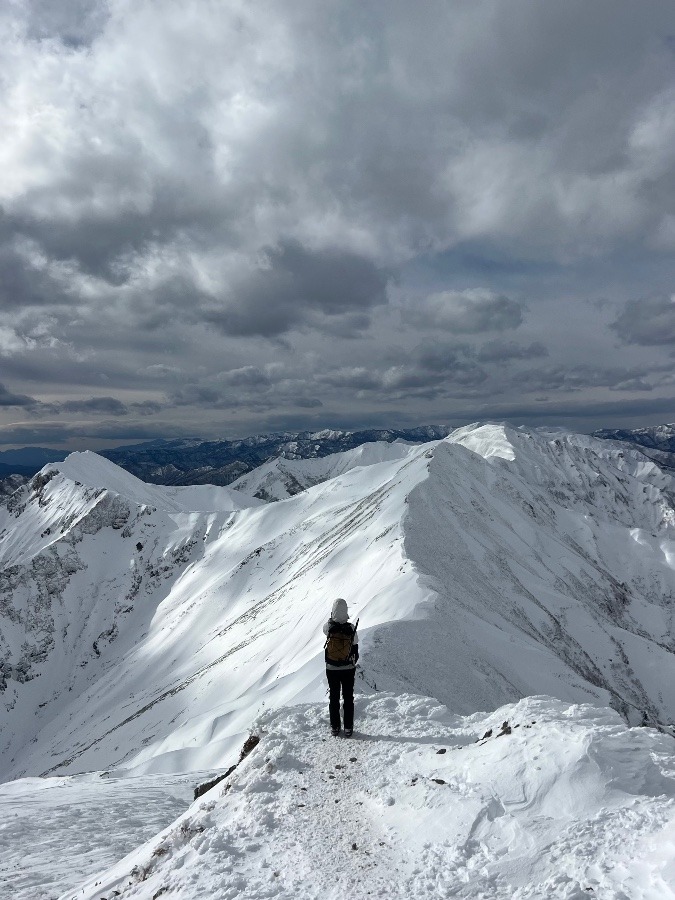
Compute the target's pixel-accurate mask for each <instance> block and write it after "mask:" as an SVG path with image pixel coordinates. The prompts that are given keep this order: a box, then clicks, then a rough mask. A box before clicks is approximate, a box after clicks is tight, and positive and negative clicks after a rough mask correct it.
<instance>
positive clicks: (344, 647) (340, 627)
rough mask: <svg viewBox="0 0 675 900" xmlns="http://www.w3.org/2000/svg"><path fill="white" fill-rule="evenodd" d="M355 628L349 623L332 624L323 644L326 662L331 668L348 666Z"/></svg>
mask: <svg viewBox="0 0 675 900" xmlns="http://www.w3.org/2000/svg"><path fill="white" fill-rule="evenodd" d="M355 631H356V628H355V627H354V625H350V623H349V622H332V621H331V625H330V628H329V629H328V637H327V638H326V643H325V644H324V649H325V651H326V654H325V656H326V662H327V663H330V664H331V666H348V665H350V657H351V655H352V645H353V643H354V632H355Z"/></svg>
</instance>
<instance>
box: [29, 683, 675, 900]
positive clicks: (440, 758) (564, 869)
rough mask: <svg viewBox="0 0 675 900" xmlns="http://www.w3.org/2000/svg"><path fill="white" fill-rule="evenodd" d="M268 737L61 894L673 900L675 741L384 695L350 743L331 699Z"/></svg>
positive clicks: (576, 712) (270, 719)
mask: <svg viewBox="0 0 675 900" xmlns="http://www.w3.org/2000/svg"><path fill="white" fill-rule="evenodd" d="M253 728H254V731H255V733H256V734H257V735H258V736H259V737H260V742H259V743H258V744H257V746H256V747H255V749H253V751H252V752H251V753H250V754H249V756H247V757H246V759H245V760H244V761H243V762H242V763H240V765H239V766H237V767H236V768H235V769H234V771H233V772H232V773H231V774H230V775H229V776H228V777H227V778H226V779H225V780H224V781H221V782H220V783H219V784H217V785H216V786H215V787H214V788H212V789H211V790H210V791H209V792H208V793H206V794H204V795H203V796H202V797H201V798H200V799H199V800H197V801H196V802H195V803H193V804H192V806H191V807H190V808H189V809H188V810H186V811H185V813H184V814H183V815H182V816H180V817H179V818H178V819H176V821H175V822H173V823H172V824H171V825H170V826H169V827H168V828H165V829H164V830H163V831H161V832H160V833H159V834H157V835H156V837H154V838H153V839H152V840H150V841H148V842H147V843H145V844H144V845H143V846H141V847H139V848H138V849H137V850H135V851H134V852H132V853H131V854H129V855H128V856H127V857H125V858H124V859H122V860H121V861H120V862H118V863H117V864H116V865H114V866H113V867H112V868H110V869H109V870H108V871H106V872H100V871H99V872H98V873H97V874H95V875H94V876H93V877H91V878H90V879H89V880H88V881H86V882H85V883H84V884H83V885H80V884H77V883H76V882H75V883H73V885H72V888H71V889H70V890H65V891H64V893H63V894H62V895H61V898H60V900H101V898H105V900H111V898H113V897H116V898H119V900H131V898H134V900H153V898H159V897H160V896H164V895H166V896H167V897H180V898H181V900H202V898H205V897H209V898H210V897H213V898H215V897H217V898H219V900H247V898H249V900H260V898H264V897H267V898H276V900H314V898H317V897H327V898H339V897H351V898H354V900H366V898H368V897H386V898H402V900H403V898H405V900H428V898H432V897H459V898H461V897H463V898H475V900H480V898H483V900H487V898H490V900H541V898H544V897H546V898H558V900H581V898H584V897H597V898H602V900H626V898H631V900H668V898H673V897H675V868H674V867H673V856H672V840H673V834H674V833H675V755H674V754H673V742H672V740H671V739H670V738H666V737H664V736H662V735H659V734H658V733H657V732H655V731H653V730H652V729H644V728H633V729H628V728H626V726H625V725H624V724H623V723H622V721H621V719H620V718H619V716H618V715H617V714H616V713H612V712H610V711H608V710H599V709H594V708H592V707H590V706H574V705H569V704H566V703H563V702H561V701H555V700H551V699H548V698H542V697H530V698H528V699H525V700H522V701H520V702H519V703H516V704H512V705H509V706H506V707H503V708H501V709H499V710H497V711H496V712H494V713H492V714H491V715H485V714H475V715H473V716H470V717H468V718H465V719H463V718H461V717H458V716H455V715H452V714H451V713H449V711H448V710H447V709H446V708H444V707H443V706H442V705H440V704H439V703H438V702H437V701H434V700H432V699H430V698H428V697H419V696H411V695H405V694H403V695H393V694H380V695H371V696H367V697H361V698H360V699H359V700H358V702H357V730H356V732H355V736H354V738H352V739H351V740H347V739H344V738H337V739H336V738H332V737H329V736H327V733H326V717H325V708H324V706H323V705H317V704H307V705H299V706H295V707H293V708H290V709H284V710H281V711H279V712H273V713H267V714H265V715H264V716H262V718H260V719H259V720H258V722H256V723H255V724H254V726H253ZM21 865H26V861H25V860H24V859H22V860H21Z"/></svg>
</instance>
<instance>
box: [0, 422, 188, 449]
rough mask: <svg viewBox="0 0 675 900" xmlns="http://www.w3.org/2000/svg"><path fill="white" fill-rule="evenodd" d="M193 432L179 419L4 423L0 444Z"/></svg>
mask: <svg viewBox="0 0 675 900" xmlns="http://www.w3.org/2000/svg"><path fill="white" fill-rule="evenodd" d="M192 434H193V432H191V431H190V430H189V429H187V428H185V427H184V426H183V425H181V424H180V423H176V422H153V423H151V424H146V423H142V424H141V423H137V422H131V421H130V422H124V421H123V420H122V422H120V420H114V421H108V420H103V421H101V422H87V423H84V424H83V423H80V422H74V423H68V422H36V423H33V422H19V423H15V424H12V425H6V426H3V427H0V446H6V445H16V444H21V445H23V444H26V445H30V444H37V445H45V444H46V445H48V446H49V445H52V444H57V445H63V444H66V445H68V444H71V445H73V444H74V446H75V447H82V446H83V444H86V443H87V442H91V441H95V442H97V443H98V444H99V446H100V442H101V441H116V442H117V441H129V440H139V441H151V440H155V439H156V438H168V437H174V438H175V437H183V436H185V437H189V436H192Z"/></svg>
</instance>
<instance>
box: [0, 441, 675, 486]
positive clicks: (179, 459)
mask: <svg viewBox="0 0 675 900" xmlns="http://www.w3.org/2000/svg"><path fill="white" fill-rule="evenodd" d="M451 431H452V428H450V427H449V426H446V425H424V426H420V427H419V428H409V429H397V428H389V429H368V430H363V431H341V430H334V429H326V430H323V431H294V432H282V433H280V434H257V435H253V436H251V437H248V438H243V439H241V440H234V441H226V440H223V441H203V440H200V439H198V438H181V439H177V440H163V439H162V440H155V441H146V442H145V443H142V444H133V445H131V446H128V447H115V448H114V449H111V450H99V451H98V454H99V455H100V456H104V457H105V458H106V459H109V460H111V462H114V463H115V464H116V465H118V466H121V467H122V468H123V469H126V470H127V471H128V472H131V473H132V475H136V477H137V478H141V479H142V480H143V481H147V482H150V483H151V484H164V485H174V486H182V485H189V484H215V485H220V486H226V485H229V484H232V482H234V481H236V480H237V479H238V478H241V477H242V476H244V475H247V474H248V473H249V472H252V471H253V470H254V469H257V468H258V467H259V466H261V465H263V464H264V463H267V462H270V461H273V460H277V459H282V460H298V459H320V458H323V457H325V456H330V455H331V454H334V453H343V452H344V451H346V450H353V449H354V448H356V447H360V446H361V445H363V444H368V443H373V442H376V441H385V442H387V443H392V442H393V441H405V442H407V443H413V444H418V443H424V442H425V441H432V440H439V439H440V438H444V437H446V436H447V435H448V434H450V432H451ZM593 437H596V438H600V439H602V440H614V441H624V442H626V443H629V444H633V445H637V447H638V448H639V449H640V451H641V452H642V453H644V454H645V455H646V456H648V457H649V458H650V459H653V460H654V462H656V463H658V464H659V465H660V466H662V467H665V468H667V469H673V470H675V424H670V425H655V426H651V427H648V428H636V429H632V430H631V429H616V430H613V429H601V430H599V431H595V432H594V433H593ZM67 455H68V454H67V452H65V451H61V450H53V449H49V448H46V447H23V448H21V449H19V450H6V451H4V452H0V499H1V498H2V497H3V496H7V495H8V494H10V493H11V492H12V491H14V490H16V488H17V487H18V486H20V485H21V484H22V483H24V482H25V481H27V480H28V479H29V478H30V477H32V476H33V475H34V474H35V473H36V472H38V471H39V470H40V469H41V468H42V467H43V466H44V465H46V464H47V463H56V462H62V461H63V460H64V459H65V458H66V456H67ZM9 476H13V477H12V478H11V480H10V479H9ZM14 476H21V478H17V477H14Z"/></svg>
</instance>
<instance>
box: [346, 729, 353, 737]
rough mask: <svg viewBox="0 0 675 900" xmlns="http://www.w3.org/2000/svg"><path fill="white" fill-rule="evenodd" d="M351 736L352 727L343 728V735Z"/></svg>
mask: <svg viewBox="0 0 675 900" xmlns="http://www.w3.org/2000/svg"><path fill="white" fill-rule="evenodd" d="M351 736H352V729H351V728H345V737H351Z"/></svg>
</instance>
